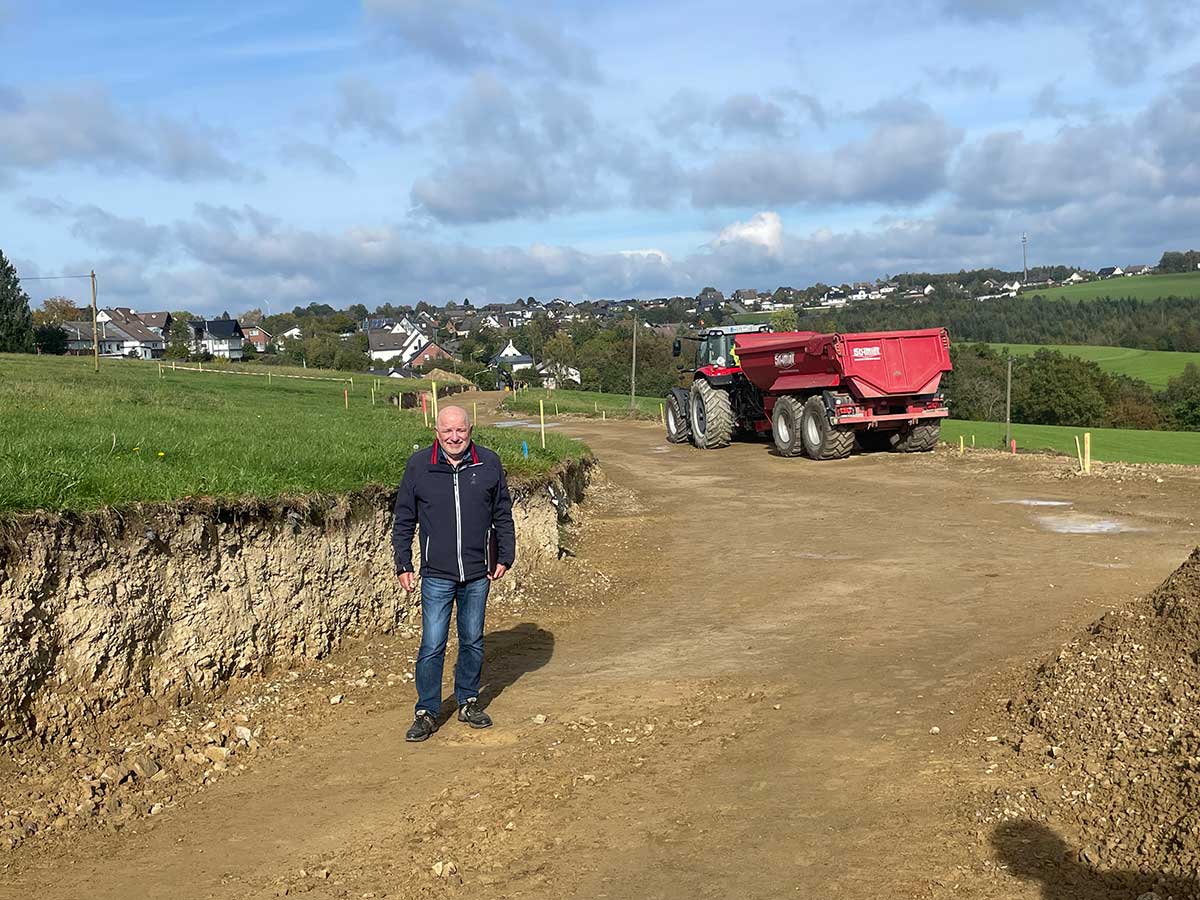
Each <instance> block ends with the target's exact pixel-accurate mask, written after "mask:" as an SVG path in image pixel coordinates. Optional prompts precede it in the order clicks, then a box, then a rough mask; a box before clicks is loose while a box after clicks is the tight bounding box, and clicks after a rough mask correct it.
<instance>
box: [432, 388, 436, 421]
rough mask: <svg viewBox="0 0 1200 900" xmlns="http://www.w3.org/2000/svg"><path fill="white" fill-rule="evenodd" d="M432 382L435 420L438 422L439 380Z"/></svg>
mask: <svg viewBox="0 0 1200 900" xmlns="http://www.w3.org/2000/svg"><path fill="white" fill-rule="evenodd" d="M432 384H433V421H435V422H436V421H437V382H436V381H434V382H432Z"/></svg>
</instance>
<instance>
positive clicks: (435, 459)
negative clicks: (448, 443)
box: [429, 441, 479, 466]
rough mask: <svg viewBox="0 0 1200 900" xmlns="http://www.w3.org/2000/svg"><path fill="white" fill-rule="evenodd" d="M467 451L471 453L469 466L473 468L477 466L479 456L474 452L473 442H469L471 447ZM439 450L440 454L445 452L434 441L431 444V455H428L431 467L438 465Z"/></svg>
mask: <svg viewBox="0 0 1200 900" xmlns="http://www.w3.org/2000/svg"><path fill="white" fill-rule="evenodd" d="M469 449H470V451H471V465H473V466H477V465H479V454H478V453H476V452H475V442H474V441H471V446H470V448H469ZM439 450H441V451H442V453H445V452H446V451H445V450H442V447H441V445H440V444H438V442H437V441H434V442H433V453H432V454H430V456H429V464H430V465H431V466H436V465H437V464H438V451H439Z"/></svg>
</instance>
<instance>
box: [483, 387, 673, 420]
mask: <svg viewBox="0 0 1200 900" xmlns="http://www.w3.org/2000/svg"><path fill="white" fill-rule="evenodd" d="M539 400H541V401H544V402H545V404H546V415H547V416H552V415H554V412H555V404H558V406H557V409H558V412H561V413H573V414H578V415H586V416H598V415H599V414H600V412H601V411H602V410H603V411H604V412H605V413H606V414H607V415H609V416H628V415H629V395H628V394H601V393H598V392H595V391H545V390H542V389H539V388H532V389H530V390H528V391H521V392H520V393H519V394H514V395H509V396H507V397H505V398H504V405H505V406H507V407H508V408H509V409H511V410H513V411H514V412H520V413H528V414H530V415H534V416H536V415H537V414H538V401H539ZM636 400H637V414H636V415H637V417H638V418H650V419H657V418H658V417H659V410H658V405H659V404H660V403H661V402H662V398H661V397H637V398H636Z"/></svg>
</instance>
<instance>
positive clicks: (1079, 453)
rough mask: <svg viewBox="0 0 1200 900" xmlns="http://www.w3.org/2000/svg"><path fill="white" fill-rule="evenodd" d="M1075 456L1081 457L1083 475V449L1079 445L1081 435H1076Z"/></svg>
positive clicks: (1080, 468)
mask: <svg viewBox="0 0 1200 900" xmlns="http://www.w3.org/2000/svg"><path fill="white" fill-rule="evenodd" d="M1075 455H1076V456H1078V457H1079V474H1080V475H1082V474H1083V447H1081V446H1080V444H1079V435H1075Z"/></svg>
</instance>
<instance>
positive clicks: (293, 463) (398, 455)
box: [0, 354, 586, 513]
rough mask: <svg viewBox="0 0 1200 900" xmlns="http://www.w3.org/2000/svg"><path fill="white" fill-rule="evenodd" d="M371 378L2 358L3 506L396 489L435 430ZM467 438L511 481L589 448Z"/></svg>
mask: <svg viewBox="0 0 1200 900" xmlns="http://www.w3.org/2000/svg"><path fill="white" fill-rule="evenodd" d="M312 371H313V370H311V369H310V370H308V372H310V373H311V372H312ZM272 374H273V375H274V374H275V373H272ZM375 383H376V382H375V379H372V378H363V377H359V378H356V379H355V380H354V384H353V385H350V384H349V382H348V381H345V380H342V379H338V380H319V381H318V380H310V379H308V378H304V379H301V378H280V377H273V378H272V379H271V380H270V381H269V382H268V380H267V379H266V378H265V377H258V378H255V377H249V376H244V375H231V374H228V373H227V372H225V371H222V370H219V369H217V370H212V371H209V370H208V367H207V366H206V371H204V372H197V371H187V372H185V371H183V370H176V371H172V370H171V368H170V366H169V364H168V365H167V366H166V367H165V369H164V371H163V373H162V376H161V377H160V374H159V368H158V365H157V363H150V362H139V361H135V360H124V359H116V360H113V359H103V360H101V361H100V371H99V373H96V372H93V371H92V360H91V358H89V357H61V356H29V355H13V354H0V421H3V422H4V427H3V428H0V513H3V512H6V511H10V510H23V509H36V508H39V507H40V508H43V509H54V510H61V509H95V508H97V507H100V506H105V505H116V506H123V505H126V504H130V503H136V502H138V501H169V500H174V499H177V498H180V497H188V496H218V497H227V498H235V497H247V496H251V497H278V496H280V495H289V494H307V493H312V492H318V491H319V492H327V491H350V490H356V489H359V488H362V487H364V486H366V485H368V484H384V485H393V484H396V483H398V482H399V480H400V476H401V474H402V473H403V471H404V462H405V460H406V459H407V458H408V456H409V454H411V453H412V451H413V449H414V447H415V446H416V445H420V444H426V443H429V442H431V441H432V440H433V432H432V430H431V429H429V428H427V427H426V426H425V421H424V417H423V416H422V414H421V412H420V411H419V410H411V411H410V410H403V411H401V410H399V409H397V408H396V407H395V406H392V405H390V404H389V403H388V402H387V397H388V394H390V393H394V392H395V391H397V390H399V389H401V386H400V384H399V383H397V382H396V381H395V380H393V379H381V380H380V382H379V390H378V392H376V393H375V396H374V398H372V389H373V388H374V387H375ZM420 384H421V383H420V382H418V383H417V385H414V386H419V385H420ZM403 386H404V387H409V384H407V383H405V384H404V385H403ZM464 402H466V401H464ZM477 437H478V439H479V441H480V443H482V444H484V445H486V446H488V447H491V448H492V449H494V450H496V451H497V452H498V453H499V454H500V456H501V458H502V459H503V460H504V463H505V465H506V466H507V467H508V469H509V472H510V473H511V474H513V475H517V476H519V475H523V474H535V473H540V472H545V471H547V470H549V469H551V468H553V467H554V466H555V465H556V464H558V462H559V461H560V460H562V459H564V458H570V457H575V458H577V457H580V456H582V455H583V454H584V453H585V452H586V448H585V447H584V446H583V445H582V444H579V443H578V442H576V441H572V440H569V439H567V438H564V437H563V436H562V435H559V434H551V435H547V437H546V449H545V450H543V449H541V447H540V445H539V446H535V447H531V448H530V450H529V456H528V457H526V456H525V454H524V453H523V451H522V448H521V435H519V434H517V433H515V432H513V431H512V430H505V429H492V428H480V429H478V433H477Z"/></svg>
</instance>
